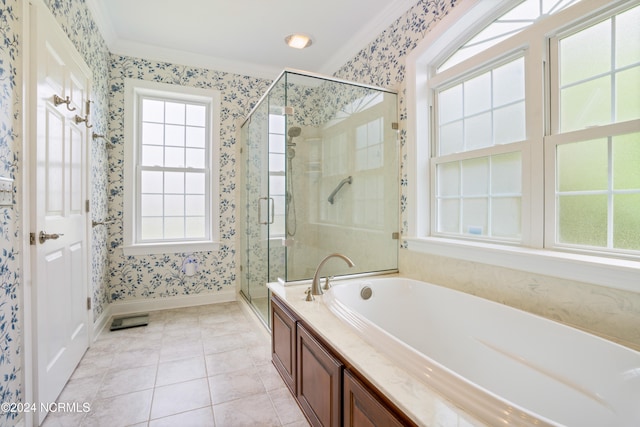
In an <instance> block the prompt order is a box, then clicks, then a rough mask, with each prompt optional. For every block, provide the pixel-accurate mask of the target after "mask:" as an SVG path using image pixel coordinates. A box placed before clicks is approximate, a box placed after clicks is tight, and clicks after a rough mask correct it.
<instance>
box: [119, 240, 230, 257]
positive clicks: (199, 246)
mask: <svg viewBox="0 0 640 427" xmlns="http://www.w3.org/2000/svg"><path fill="white" fill-rule="evenodd" d="M121 247H122V251H123V252H124V254H125V255H154V254H176V253H183V252H211V251H217V250H218V249H220V243H219V242H213V241H198V242H181V243H176V242H172V243H145V244H136V245H127V246H121Z"/></svg>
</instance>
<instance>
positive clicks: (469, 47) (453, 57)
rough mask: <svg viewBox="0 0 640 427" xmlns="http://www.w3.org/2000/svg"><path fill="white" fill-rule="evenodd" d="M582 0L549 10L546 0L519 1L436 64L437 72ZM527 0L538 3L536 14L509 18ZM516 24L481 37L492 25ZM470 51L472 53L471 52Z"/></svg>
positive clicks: (563, 0)
mask: <svg viewBox="0 0 640 427" xmlns="http://www.w3.org/2000/svg"><path fill="white" fill-rule="evenodd" d="M580 1H581V0H558V1H557V2H556V3H555V5H553V6H552V7H550V8H549V9H548V10H546V8H545V1H544V0H526V1H523V2H519V3H518V4H516V5H515V6H513V7H512V8H510V9H508V10H507V11H505V12H504V13H503V14H502V15H500V16H499V17H498V18H497V19H494V20H493V21H492V22H490V23H489V24H488V25H486V26H485V27H483V28H482V29H481V30H480V31H478V32H476V33H474V34H473V35H471V37H470V38H469V40H468V41H467V42H466V43H463V44H462V45H461V46H460V47H459V48H458V49H457V50H455V51H453V52H452V53H451V54H450V55H448V56H447V57H445V58H444V59H443V60H442V61H440V63H439V64H438V65H437V66H436V68H437V72H438V73H440V72H442V71H445V70H447V69H449V68H452V67H454V66H455V65H458V64H460V63H461V62H464V61H465V60H467V59H468V58H471V57H473V56H475V55H477V54H478V53H479V52H480V51H482V50H486V49H489V48H491V47H492V46H495V45H497V44H498V43H500V42H501V41H503V40H506V39H508V38H510V37H512V36H515V35H517V34H518V33H520V32H521V31H523V30H525V29H526V28H528V27H530V26H531V25H533V24H535V23H536V22H538V21H540V20H541V19H544V18H545V17H547V16H550V15H553V14H554V13H557V12H560V11H561V10H564V9H566V8H567V7H569V6H572V5H573V4H575V3H578V2H580ZM527 2H529V3H538V12H537V14H536V15H534V16H531V17H530V18H529V19H521V18H520V19H508V17H509V15H510V14H512V13H513V12H514V11H515V10H516V9H518V8H521V7H522V6H524V5H525V4H526V3H527ZM509 23H511V24H514V25H518V24H520V25H519V27H517V28H513V29H511V30H507V31H505V32H503V33H502V34H497V35H494V36H492V37H489V38H487V39H480V37H479V36H481V35H482V34H483V33H485V32H487V31H488V30H489V29H490V27H492V26H494V24H495V25H501V24H509ZM476 47H483V49H482V50H480V51H475V50H474V48H476ZM469 51H470V53H469Z"/></svg>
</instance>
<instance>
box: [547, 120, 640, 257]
mask: <svg viewBox="0 0 640 427" xmlns="http://www.w3.org/2000/svg"><path fill="white" fill-rule="evenodd" d="M637 126H640V123H638V124H637ZM618 128H620V126H616V125H615V124H613V125H610V126H609V127H608V129H609V130H611V132H610V135H607V136H603V137H599V138H595V139H580V138H571V137H570V138H568V139H567V138H562V139H561V138H551V143H552V144H553V147H552V149H553V152H554V153H556V154H555V156H554V158H555V168H554V171H555V175H556V179H555V182H554V184H555V192H554V200H555V230H554V235H553V247H556V248H567V249H572V250H577V251H595V252H609V253H616V254H618V253H619V254H621V255H624V254H637V252H638V250H640V249H638V250H635V249H628V248H617V247H615V245H614V238H615V223H614V220H615V196H616V195H628V194H633V195H636V194H637V195H640V186H639V187H638V188H635V189H633V188H631V189H629V188H626V189H616V188H614V187H615V180H614V168H615V167H616V166H615V164H614V156H613V144H614V139H615V138H616V137H623V136H627V135H633V134H636V135H637V136H638V138H639V139H638V144H640V131H637V132H627V131H626V130H627V127H626V126H625V128H624V129H622V130H621V131H618V132H616V129H618ZM605 138H606V139H607V156H608V157H607V188H606V189H602V190H574V191H560V189H559V188H558V187H559V182H560V180H559V178H558V176H559V173H560V170H559V166H558V155H557V150H558V147H561V146H563V145H568V144H579V143H582V142H584V143H586V142H590V141H593V140H599V139H605ZM561 196H568V197H571V196H606V197H607V224H606V229H607V230H606V233H607V245H606V246H595V245H583V244H575V243H571V242H561V241H560V233H561V227H560V220H561V217H560V214H559V206H560V202H559V200H560V197H561Z"/></svg>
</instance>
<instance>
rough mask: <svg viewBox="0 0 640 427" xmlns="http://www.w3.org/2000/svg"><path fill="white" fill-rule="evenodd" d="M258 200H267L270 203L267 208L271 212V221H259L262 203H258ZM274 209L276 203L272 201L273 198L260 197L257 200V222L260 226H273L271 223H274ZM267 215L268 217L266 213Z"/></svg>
mask: <svg viewBox="0 0 640 427" xmlns="http://www.w3.org/2000/svg"><path fill="white" fill-rule="evenodd" d="M260 200H268V201H269V202H270V204H271V206H269V208H270V209H269V210H271V220H267V221H260V219H261V218H262V203H260ZM275 208H276V203H275V201H274V200H273V197H260V198H259V199H258V222H259V223H260V224H262V225H267V224H273V222H274V221H275V210H276V209H275ZM267 215H269V213H268V211H267Z"/></svg>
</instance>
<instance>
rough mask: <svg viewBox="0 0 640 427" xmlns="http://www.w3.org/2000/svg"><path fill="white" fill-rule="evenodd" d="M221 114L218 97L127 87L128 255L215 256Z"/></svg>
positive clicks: (162, 87)
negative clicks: (190, 253) (196, 252)
mask: <svg viewBox="0 0 640 427" xmlns="http://www.w3.org/2000/svg"><path fill="white" fill-rule="evenodd" d="M217 111H219V95H218V93H217V92H215V91H211V90H204V89H195V88H185V87H180V86H174V85H167V84H160V83H155V82H144V81H136V80H127V81H126V83H125V114H126V117H125V138H126V151H125V152H126V154H127V155H126V160H125V162H126V164H125V168H126V169H125V171H126V172H125V213H124V219H125V230H124V231H125V236H124V237H125V243H124V250H125V253H126V254H149V253H166V252H180V251H193V250H213V249H215V241H216V240H217V235H218V231H217V228H218V224H217V222H216V220H217V218H218V215H217V212H218V209H217V201H218V190H217V188H218V186H217V185H214V182H215V183H217V176H218V170H217V169H218V168H217V164H218V162H217V153H218V147H219V144H218V139H219V126H218V124H217V119H216V118H215V113H216V112H217Z"/></svg>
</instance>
